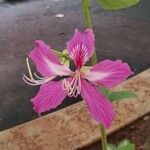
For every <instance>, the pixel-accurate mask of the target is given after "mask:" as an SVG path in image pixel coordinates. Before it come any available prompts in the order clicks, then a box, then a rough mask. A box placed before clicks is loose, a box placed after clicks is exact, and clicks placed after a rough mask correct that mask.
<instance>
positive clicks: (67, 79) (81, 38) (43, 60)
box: [23, 29, 133, 128]
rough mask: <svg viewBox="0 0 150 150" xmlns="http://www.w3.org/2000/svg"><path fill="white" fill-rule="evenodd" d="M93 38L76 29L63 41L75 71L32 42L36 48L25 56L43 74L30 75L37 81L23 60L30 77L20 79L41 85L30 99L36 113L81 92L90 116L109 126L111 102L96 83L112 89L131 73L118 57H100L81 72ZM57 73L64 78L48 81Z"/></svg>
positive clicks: (48, 50)
mask: <svg viewBox="0 0 150 150" xmlns="http://www.w3.org/2000/svg"><path fill="white" fill-rule="evenodd" d="M94 41H95V39H94V34H93V31H92V30H91V29H86V30H85V31H84V32H83V33H80V32H79V31H78V30H76V31H75V34H74V36H73V38H72V39H71V40H70V41H69V42H68V43H67V51H68V55H69V56H70V58H71V59H72V60H73V61H74V63H75V66H76V70H75V71H71V70H70V69H69V68H68V67H66V66H64V65H62V64H61V62H60V60H59V58H58V57H57V56H56V54H55V52H54V51H53V50H52V49H51V48H50V47H49V46H47V45H46V44H45V43H44V42H43V41H40V40H38V41H36V42H35V45H36V47H35V48H34V49H33V50H32V51H31V52H30V54H29V57H30V58H31V59H32V60H33V62H34V63H35V64H36V67H37V70H38V72H40V74H41V75H42V76H44V77H39V76H37V75H36V74H34V75H35V76H36V77H37V78H38V80H35V79H34V78H33V75H32V73H31V70H30V66H29V62H28V59H27V66H28V69H29V75H30V78H28V77H27V76H25V75H24V77H23V79H24V81H25V82H26V83H28V84H30V85H41V87H40V90H39V93H38V94H37V95H36V96H35V97H34V98H32V103H33V106H34V109H35V111H36V112H38V113H39V114H40V113H42V112H45V111H48V110H50V109H52V108H55V107H57V106H58V105H60V104H61V102H62V101H63V100H64V99H65V97H66V96H70V97H77V96H78V95H81V96H82V98H83V100H84V101H85V102H86V104H87V106H88V110H89V112H90V114H91V116H92V117H93V119H95V120H96V121H97V122H100V123H102V124H103V125H104V126H105V127H107V128H108V127H109V126H110V125H111V122H112V120H113V118H114V111H113V108H112V104H111V102H110V101H109V100H108V99H107V97H106V96H105V95H103V94H102V92H100V90H99V89H98V88H97V86H98V85H103V86H105V87H106V88H112V87H113V86H115V85H117V84H119V83H121V82H123V81H124V80H126V79H127V77H128V76H130V75H131V74H133V72H132V71H131V69H130V67H129V66H128V64H127V63H122V61H121V60H116V61H111V60H104V61H102V62H100V63H97V64H96V65H94V66H93V67H91V69H90V70H89V71H87V72H85V71H84V72H83V71H82V67H83V66H84V65H85V63H86V62H87V61H88V60H89V59H90V57H91V56H92V55H93V53H94V49H95V47H94ZM57 76H63V77H64V79H62V80H60V81H52V80H53V79H54V78H56V77H57Z"/></svg>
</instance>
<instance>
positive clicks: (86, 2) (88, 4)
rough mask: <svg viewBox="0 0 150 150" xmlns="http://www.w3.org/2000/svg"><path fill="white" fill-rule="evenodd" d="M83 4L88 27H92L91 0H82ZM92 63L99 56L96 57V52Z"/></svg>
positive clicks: (93, 62)
mask: <svg viewBox="0 0 150 150" xmlns="http://www.w3.org/2000/svg"><path fill="white" fill-rule="evenodd" d="M81 5H82V12H83V15H84V21H85V25H86V28H91V29H92V27H93V25H92V15H91V0H81ZM91 62H92V65H94V64H96V62H97V58H96V52H95V53H94V54H93V56H92V58H91Z"/></svg>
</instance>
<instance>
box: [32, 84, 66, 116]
mask: <svg viewBox="0 0 150 150" xmlns="http://www.w3.org/2000/svg"><path fill="white" fill-rule="evenodd" d="M65 97H66V92H65V91H64V90H62V81H58V82H53V81H51V82H49V83H45V84H43V85H41V87H40V90H39V93H38V94H37V95H36V96H35V97H34V98H33V99H32V100H31V101H32V103H33V106H34V109H35V111H36V112H38V113H39V114H40V113H42V112H45V111H48V110H50V109H52V108H55V107H57V106H58V105H60V104H61V102H62V101H63V100H64V99H65Z"/></svg>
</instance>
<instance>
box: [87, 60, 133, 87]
mask: <svg viewBox="0 0 150 150" xmlns="http://www.w3.org/2000/svg"><path fill="white" fill-rule="evenodd" d="M132 74H133V72H132V71H131V68H130V67H129V65H128V64H127V63H123V62H122V61H121V60H116V61H111V60H104V61H102V62H100V63H98V64H96V65H95V66H93V67H92V68H91V69H90V71H89V72H87V73H86V74H85V78H86V79H88V80H89V81H91V82H93V83H95V84H100V85H104V86H105V87H107V88H111V87H113V86H115V85H117V84H120V83H122V82H123V81H125V80H126V79H127V78H128V77H129V76H130V75H132Z"/></svg>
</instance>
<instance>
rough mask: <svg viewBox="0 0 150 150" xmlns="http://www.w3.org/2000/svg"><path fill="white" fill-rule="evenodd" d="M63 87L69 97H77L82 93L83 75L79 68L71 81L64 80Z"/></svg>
mask: <svg viewBox="0 0 150 150" xmlns="http://www.w3.org/2000/svg"><path fill="white" fill-rule="evenodd" d="M62 89H63V90H65V91H66V93H67V95H68V96H69V97H72V96H74V97H77V96H78V95H79V94H80V93H81V77H80V72H79V71H78V70H77V71H76V72H75V75H74V77H73V78H72V80H71V81H67V80H66V79H64V80H63V82H62Z"/></svg>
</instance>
